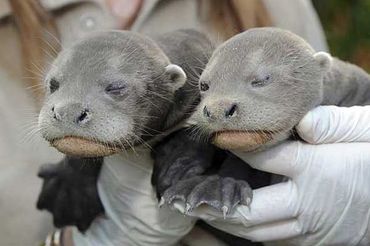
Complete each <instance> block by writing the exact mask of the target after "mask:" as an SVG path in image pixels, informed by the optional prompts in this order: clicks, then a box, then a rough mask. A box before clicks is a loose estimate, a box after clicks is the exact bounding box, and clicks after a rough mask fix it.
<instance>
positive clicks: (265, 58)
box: [158, 28, 370, 209]
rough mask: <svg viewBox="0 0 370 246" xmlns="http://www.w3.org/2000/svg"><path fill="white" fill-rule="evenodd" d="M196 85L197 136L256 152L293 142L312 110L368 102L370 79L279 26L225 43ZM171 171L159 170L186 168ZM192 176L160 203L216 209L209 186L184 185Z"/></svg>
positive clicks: (175, 186)
mask: <svg viewBox="0 0 370 246" xmlns="http://www.w3.org/2000/svg"><path fill="white" fill-rule="evenodd" d="M199 87H200V91H201V102H200V104H199V105H198V107H197V110H196V111H195V113H194V114H193V116H192V121H193V123H194V124H195V125H196V128H197V129H199V131H198V132H199V134H202V135H204V137H205V138H209V139H210V140H211V142H213V143H214V144H215V145H216V146H218V147H220V148H222V149H226V150H237V149H240V150H244V151H261V150H263V149H266V148H269V147H271V146H273V145H276V144H278V143H281V142H282V141H284V140H286V139H288V138H291V137H293V133H294V127H295V126H296V125H297V124H298V123H299V121H300V120H301V119H302V118H303V116H304V115H305V114H306V113H307V112H308V111H309V110H311V109H313V108H314V107H316V106H318V105H338V106H353V105H368V104H370V76H369V74H367V73H366V72H365V71H364V70H362V69H361V68H359V67H357V66H355V65H352V64H349V63H346V62H343V61H341V60H339V59H337V58H332V57H331V56H330V55H328V54H326V53H323V52H315V51H314V50H313V49H312V47H311V46H310V45H309V44H308V43H307V42H306V41H304V40H303V39H302V38H300V37H298V36H297V35H295V34H293V33H291V32H289V31H285V30H281V29H278V28H255V29H250V30H248V31H245V32H243V33H241V34H238V35H236V36H234V37H232V38H231V39H229V40H228V41H226V42H225V43H223V44H222V45H221V46H219V47H218V48H217V49H216V50H215V51H214V53H213V55H212V57H211V58H210V60H209V62H208V64H207V66H206V68H205V69H204V71H203V73H202V75H201V77H200V82H199ZM177 154H178V156H179V157H178V159H180V158H181V153H180V152H178V153H177ZM173 155H175V154H173ZM175 161H176V160H174V162H175ZM178 166H179V165H178ZM158 168H159V169H160V168H161V167H158ZM175 168H176V166H175V165H172V166H171V167H165V168H164V170H160V171H159V172H161V173H165V172H166V169H171V170H172V172H174V173H181V172H183V169H185V168H181V167H178V168H177V170H174V169H175ZM164 176H165V175H164ZM191 178H192V177H189V178H188V180H183V181H180V182H177V183H176V184H174V185H173V186H171V187H170V188H169V189H167V190H166V192H165V193H164V196H163V202H165V203H172V202H173V200H176V199H180V200H182V201H184V202H186V203H187V207H188V209H193V208H194V207H197V206H198V205H200V204H203V203H206V204H209V205H211V206H213V207H215V206H214V204H216V203H222V200H220V196H217V195H215V194H214V193H212V192H210V191H209V190H211V189H212V185H213V184H212V182H211V181H209V182H208V184H207V183H205V180H206V178H207V177H204V178H203V180H200V181H199V182H189V180H190V179H191ZM164 179H165V178H164ZM193 179H194V177H193ZM198 179H199V178H198ZM199 184H202V191H204V194H203V195H202V194H200V192H199ZM189 201H190V202H189Z"/></svg>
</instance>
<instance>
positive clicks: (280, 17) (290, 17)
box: [0, 0, 327, 246]
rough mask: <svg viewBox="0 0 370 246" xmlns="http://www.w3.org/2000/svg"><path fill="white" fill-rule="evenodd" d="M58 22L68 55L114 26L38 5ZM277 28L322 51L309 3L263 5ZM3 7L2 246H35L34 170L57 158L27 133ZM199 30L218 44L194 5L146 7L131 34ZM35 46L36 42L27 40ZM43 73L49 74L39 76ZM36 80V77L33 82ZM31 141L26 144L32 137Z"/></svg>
mask: <svg viewBox="0 0 370 246" xmlns="http://www.w3.org/2000/svg"><path fill="white" fill-rule="evenodd" d="M41 3H42V4H43V6H44V7H45V8H47V9H48V10H50V11H51V12H52V13H53V15H54V16H55V17H56V24H57V27H58V29H59V32H60V34H61V37H60V39H61V43H62V45H63V47H67V46H68V45H70V44H71V43H72V42H73V41H75V40H77V39H79V38H82V37H84V36H86V35H87V34H88V33H90V32H92V31H98V30H105V29H111V28H114V27H115V20H114V18H113V17H112V16H111V15H110V12H109V11H108V9H107V8H106V6H105V5H104V0H86V1H82V0H42V1H41ZM264 3H265V5H266V8H267V10H268V11H269V12H270V14H271V18H272V20H273V21H274V23H275V24H276V26H280V27H283V28H286V29H290V30H292V31H294V32H296V33H297V34H299V35H301V36H302V37H304V38H305V39H307V40H308V41H309V42H310V43H311V44H312V45H313V46H314V47H315V48H316V49H318V50H326V49H327V46H326V43H325V39H324V36H323V32H322V29H321V26H320V24H319V22H318V19H317V16H316V14H315V13H314V11H313V7H312V4H311V3H310V1H309V0H279V1H277V0H264ZM10 15H11V9H10V7H9V4H8V3H7V1H6V0H1V1H0V245H15V246H18V245H20V246H22V245H36V244H37V243H38V242H40V241H41V240H43V239H44V238H45V236H46V234H47V232H48V229H47V228H48V227H49V228H50V224H51V223H50V222H51V221H50V217H49V216H46V213H40V212H38V211H37V210H36V209H35V201H36V197H37V194H38V191H39V189H40V184H41V183H40V180H39V179H38V178H37V177H36V172H37V169H38V166H39V165H40V164H42V163H46V162H55V161H57V160H58V159H60V158H61V155H60V154H58V153H57V152H56V151H54V150H53V149H52V148H50V147H48V145H47V144H46V143H45V142H44V141H43V140H42V139H41V138H40V137H39V136H38V135H37V134H36V132H34V133H35V134H33V132H32V130H31V129H34V128H32V127H30V125H31V123H30V121H31V120H33V123H34V125H35V124H36V122H37V121H36V112H35V108H34V106H33V103H32V99H31V98H30V93H29V92H30V90H26V89H25V83H24V80H25V78H23V77H22V68H21V47H20V42H19V40H18V33H17V30H16V28H15V25H14V23H13V22H12V19H11V18H9V16H10ZM178 28H197V29H199V30H203V31H205V32H207V33H209V34H210V35H211V36H214V37H217V33H215V31H214V30H212V28H210V27H208V26H207V25H206V24H205V22H204V20H202V19H200V18H199V16H198V10H197V0H144V4H143V7H142V9H141V10H140V13H139V16H138V18H137V20H136V21H135V23H134V24H133V26H132V29H133V30H135V31H139V32H142V33H145V34H158V33H163V32H166V31H170V30H174V29H178ZM29 38H39V37H29ZM45 69H47V68H45ZM41 73H42V71H40V74H38V75H35V76H39V75H41ZM31 135H32V136H31Z"/></svg>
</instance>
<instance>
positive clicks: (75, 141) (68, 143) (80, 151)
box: [51, 137, 121, 158]
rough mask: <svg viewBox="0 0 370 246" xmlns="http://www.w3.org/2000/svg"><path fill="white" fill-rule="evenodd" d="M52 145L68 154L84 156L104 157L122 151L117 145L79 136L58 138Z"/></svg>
mask: <svg viewBox="0 0 370 246" xmlns="http://www.w3.org/2000/svg"><path fill="white" fill-rule="evenodd" d="M51 145H52V146H53V147H55V148H56V149H57V150H59V151H60V152H62V153H64V154H66V155H70V156H76V157H82V158H91V157H104V156H108V155H113V154H116V153H118V152H120V151H121V150H120V149H119V148H116V147H110V146H106V145H104V144H102V143H98V142H95V141H92V140H88V139H84V138H78V137H65V138H61V139H57V140H54V141H52V142H51Z"/></svg>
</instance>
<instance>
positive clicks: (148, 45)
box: [49, 31, 169, 79]
mask: <svg viewBox="0 0 370 246" xmlns="http://www.w3.org/2000/svg"><path fill="white" fill-rule="evenodd" d="M167 64H169V60H168V58H167V57H166V56H165V54H164V53H163V52H162V50H161V49H160V48H159V47H158V46H157V45H156V44H155V42H154V41H152V40H151V39H149V38H146V37H144V36H141V35H139V34H136V33H133V32H128V31H121V32H118V31H110V32H99V33H96V34H94V35H93V36H90V37H88V38H86V39H84V40H81V41H79V42H77V43H75V44H74V45H73V46H71V47H70V48H68V49H66V50H63V51H62V52H61V53H60V54H59V56H58V57H57V59H56V60H55V62H54V64H53V67H52V69H51V70H50V72H49V74H52V76H59V77H63V78H66V77H73V78H76V76H88V75H93V76H95V75H96V74H102V73H107V72H109V71H110V70H111V69H116V70H117V69H120V70H124V71H125V72H127V73H130V71H138V70H140V69H142V70H144V69H146V68H148V67H149V68H153V67H156V66H157V67H161V68H163V67H165V66H166V65H167ZM154 69H155V68H154ZM154 69H152V70H154ZM66 79H67V78H66Z"/></svg>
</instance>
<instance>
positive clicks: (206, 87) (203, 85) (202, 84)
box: [200, 82, 209, 91]
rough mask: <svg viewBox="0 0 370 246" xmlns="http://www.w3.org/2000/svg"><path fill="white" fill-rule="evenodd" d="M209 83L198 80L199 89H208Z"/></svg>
mask: <svg viewBox="0 0 370 246" xmlns="http://www.w3.org/2000/svg"><path fill="white" fill-rule="evenodd" d="M208 89H209V85H208V84H207V83H206V82H200V90H201V91H208Z"/></svg>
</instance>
